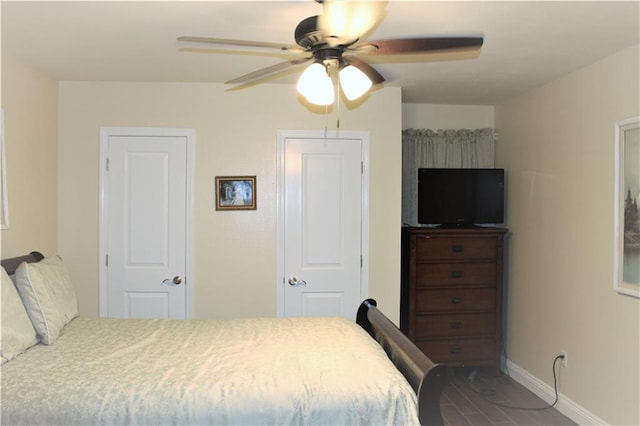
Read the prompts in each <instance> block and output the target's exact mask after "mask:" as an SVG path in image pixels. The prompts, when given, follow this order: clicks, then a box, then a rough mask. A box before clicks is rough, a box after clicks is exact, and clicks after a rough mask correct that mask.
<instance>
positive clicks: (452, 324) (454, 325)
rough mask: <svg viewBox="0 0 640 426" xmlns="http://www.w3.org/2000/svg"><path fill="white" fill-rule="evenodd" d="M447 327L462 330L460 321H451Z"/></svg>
mask: <svg viewBox="0 0 640 426" xmlns="http://www.w3.org/2000/svg"><path fill="white" fill-rule="evenodd" d="M449 326H450V327H451V328H462V321H451V322H450V323H449Z"/></svg>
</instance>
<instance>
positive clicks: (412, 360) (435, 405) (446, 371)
mask: <svg viewBox="0 0 640 426" xmlns="http://www.w3.org/2000/svg"><path fill="white" fill-rule="evenodd" d="M376 306H377V303H376V301H375V300H373V299H367V300H365V301H364V302H362V304H361V305H360V308H359V309H358V314H357V318H356V322H357V323H358V325H360V326H361V327H362V328H364V329H365V330H366V331H367V332H368V333H369V334H370V335H371V336H372V337H373V338H374V339H375V340H376V341H377V342H378V343H379V344H380V346H382V348H383V349H384V350H385V352H386V353H387V355H388V356H389V358H390V359H391V361H392V362H393V363H394V364H395V366H396V367H397V368H398V370H400V372H401V373H402V374H403V375H404V376H405V377H406V379H407V381H408V382H409V384H410V385H411V387H413V390H414V391H415V392H416V395H417V396H418V418H419V419H420V423H421V424H422V425H423V426H425V425H442V424H443V422H442V414H441V413H440V395H441V393H442V390H443V389H444V388H445V386H446V385H447V384H448V383H449V380H451V377H452V371H451V368H450V367H449V366H446V365H443V364H435V363H434V362H433V361H431V360H430V359H429V357H427V356H426V355H425V354H424V353H423V352H422V351H421V350H420V349H418V348H417V346H416V345H414V344H413V342H411V340H409V338H407V337H406V336H405V335H404V334H402V332H401V331H400V330H399V329H398V327H396V326H395V325H394V324H393V323H392V322H391V320H389V318H387V317H386V316H385V315H384V314H383V313H382V312H380V311H379V310H378V308H377V307H376Z"/></svg>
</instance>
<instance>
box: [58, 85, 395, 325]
mask: <svg viewBox="0 0 640 426" xmlns="http://www.w3.org/2000/svg"><path fill="white" fill-rule="evenodd" d="M225 89H226V87H225V86H223V85H221V84H208V83H207V84H205V83H203V84H197V83H194V84H182V83H95V82H61V83H60V88H59V90H60V108H59V116H60V119H59V126H60V140H59V150H60V157H59V181H58V185H59V187H58V189H59V206H60V228H59V240H60V244H59V250H60V253H61V254H62V255H63V256H64V257H65V259H66V260H67V262H68V263H69V265H70V268H71V271H72V275H73V279H74V281H75V282H76V283H77V287H79V288H78V297H79V302H80V311H81V314H82V315H87V316H97V315H98V311H99V309H98V306H99V304H98V303H99V301H98V264H97V257H98V207H99V206H98V195H99V192H98V189H99V169H98V159H99V142H100V141H99V129H100V127H101V126H114V127H186V128H194V129H195V131H196V167H195V168H196V171H195V203H194V224H195V229H194V231H195V236H194V238H195V244H194V252H195V262H194V263H195V315H196V317H198V318H214V317H239V316H256V315H268V316H272V315H275V313H276V281H277V280H276V266H277V265H276V243H277V241H276V237H277V235H276V219H277V218H276V142H277V131H278V130H280V129H282V130H305V129H311V130H316V129H321V128H323V127H324V126H325V124H327V125H328V126H329V128H330V129H331V128H334V129H335V114H334V115H331V116H330V118H329V120H327V119H326V116H324V115H322V114H316V113H312V112H310V111H309V110H307V109H306V108H305V107H304V106H302V105H301V104H300V103H299V102H298V100H297V97H296V94H295V93H294V90H295V89H294V87H293V86H288V85H259V86H256V87H252V88H248V89H244V90H238V91H230V92H227V91H225ZM340 115H341V119H340V123H341V129H343V130H364V131H369V132H370V138H371V148H370V170H371V179H370V188H371V197H370V207H371V213H370V228H371V234H370V263H371V269H370V285H369V289H370V295H371V296H372V297H375V298H377V299H378V302H379V306H380V308H381V309H382V310H383V311H384V312H386V313H388V315H389V316H390V317H391V318H392V319H394V320H396V321H397V319H398V318H399V300H400V295H399V292H400V290H399V288H400V287H399V283H400V281H399V276H400V241H399V238H400V179H401V172H400V167H401V166H400V158H401V145H400V139H401V99H400V89H398V88H386V89H384V90H380V91H377V92H375V93H373V94H372V95H371V97H370V99H369V100H368V101H367V102H365V103H364V104H362V105H361V106H360V107H358V108H357V109H355V110H352V111H350V110H348V109H346V108H344V106H343V107H342V109H341V112H340ZM245 174H246V175H256V176H257V187H258V194H257V200H258V210H257V211H241V212H216V211H215V208H214V185H213V183H214V178H215V176H216V175H245Z"/></svg>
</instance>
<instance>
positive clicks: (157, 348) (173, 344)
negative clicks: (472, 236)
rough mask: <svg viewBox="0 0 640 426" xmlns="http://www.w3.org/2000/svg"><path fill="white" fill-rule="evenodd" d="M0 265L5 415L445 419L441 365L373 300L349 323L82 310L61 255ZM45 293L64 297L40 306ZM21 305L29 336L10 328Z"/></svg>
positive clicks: (253, 420)
mask: <svg viewBox="0 0 640 426" xmlns="http://www.w3.org/2000/svg"><path fill="white" fill-rule="evenodd" d="M25 262H26V263H25ZM2 266H3V268H4V270H3V287H2V296H3V297H2V299H3V302H2V303H3V312H2V320H3V325H2V337H3V343H2V345H3V347H2V361H3V364H2V370H1V374H2V376H1V380H2V386H1V396H2V419H1V420H2V424H154V425H163V424H180V425H183V424H198V425H200V424H305V425H306V424H403V425H404V424H418V423H420V424H423V425H427V424H429V425H431V424H433V425H440V424H442V417H441V413H440V395H441V392H442V390H443V388H444V387H445V386H446V385H447V383H448V381H449V380H450V378H451V371H450V369H449V367H447V366H445V365H440V364H434V363H433V362H432V361H431V360H430V359H429V358H428V357H427V356H425V355H424V354H423V353H422V352H421V351H420V350H418V349H417V348H416V347H415V346H414V345H413V343H411V342H410V341H409V340H408V339H407V338H406V337H405V336H404V335H403V334H402V333H401V332H400V331H399V330H398V328H397V327H396V326H395V325H394V324H393V323H392V322H391V321H390V320H389V319H388V318H387V317H386V316H385V315H384V314H383V313H382V312H381V311H380V310H378V308H377V306H376V302H375V301H374V300H372V299H368V300H365V301H364V302H363V303H362V304H361V306H360V308H359V310H358V312H357V320H356V323H353V322H351V321H349V320H347V319H343V318H306V317H305V318H246V319H229V320H161V319H114V318H84V317H80V316H78V315H77V306H75V307H74V304H73V302H74V300H72V302H71V303H70V302H69V300H70V299H75V295H73V294H71V293H69V292H68V291H69V289H68V288H66V289H65V288H64V287H56V286H57V281H56V280H61V281H65V280H68V279H69V277H68V272H67V271H66V269H65V267H64V264H63V262H62V260H61V259H60V258H59V257H57V256H56V257H52V258H44V256H42V255H41V254H40V253H38V252H32V253H31V254H29V255H27V256H20V257H17V258H11V259H6V260H3V261H2ZM39 268H40V269H39ZM47 268H49V269H47ZM51 268H54V269H55V268H57V269H55V270H56V271H57V272H59V275H55V274H53V275H52V276H53V277H55V279H52V278H49V275H46V274H45V273H44V272H43V271H49V270H50V269H51ZM5 271H6V273H7V274H8V275H12V277H11V279H9V277H8V276H7V275H5V274H4V272H5ZM25 271H26V272H25ZM47 273H48V272H47ZM25 277H26V278H25ZM60 277H61V278H60ZM26 279H28V280H30V281H31V282H30V283H29V284H30V285H31V286H32V287H29V288H28V289H26V290H25V287H24V284H25V280H26ZM39 280H40V281H39ZM14 282H15V285H14ZM8 284H10V285H8ZM67 284H68V283H67ZM49 287H51V288H54V290H51V289H50V288H49ZM14 289H15V290H16V291H15V294H16V295H18V296H17V299H16V297H15V295H13V294H12V293H11V292H12V291H13V290H14ZM29 291H33V293H29ZM38 292H40V293H38ZM43 292H44V293H43ZM11 297H13V299H11ZM47 298H51V300H53V301H54V302H55V300H56V298H58V302H57V303H63V304H66V306H63V307H62V308H60V309H59V310H58V312H54V313H51V312H49V313H47V314H46V315H45V314H43V312H40V311H46V310H47V309H48V308H47V303H51V300H48V299H47ZM10 300H18V301H22V306H17V305H18V303H17V302H16V303H13V304H12V305H10V306H9V301H10ZM34 300H35V301H37V303H35V305H33V302H34ZM75 303H76V304H77V302H75ZM32 305H33V306H32ZM34 306H35V308H34ZM5 308H6V309H5ZM34 309H35V311H36V312H35V313H34V312H33V311H34ZM74 309H75V310H74ZM18 311H20V312H18ZM25 312H26V316H27V317H28V319H29V320H30V321H31V324H32V327H31V328H33V329H34V330H35V331H31V330H28V329H29V327H28V326H27V325H26V324H25V321H22V326H23V328H25V329H27V330H26V331H25V332H23V331H20V332H19V333H18V332H15V330H13V333H12V332H11V330H10V327H9V324H10V323H12V322H15V321H14V319H15V318H17V316H18V315H19V314H21V315H23V319H24V314H25ZM39 314H43V315H42V316H38V315H39ZM5 328H6V329H7V331H6V332H5ZM26 334H28V337H26V338H22V337H21V336H23V335H26ZM34 335H35V340H34ZM16 339H17V340H16ZM20 339H22V340H24V342H19V340H20ZM16 341H18V344H19V346H20V345H21V346H20V347H19V349H17V350H16V349H15V347H13V348H12V347H9V346H10V344H12V343H15V342H16ZM14 346H15V345H14ZM22 346H26V347H24V348H22ZM389 360H391V362H389Z"/></svg>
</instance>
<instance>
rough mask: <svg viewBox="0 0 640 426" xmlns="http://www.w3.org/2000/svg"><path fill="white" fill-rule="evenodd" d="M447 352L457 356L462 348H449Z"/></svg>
mask: <svg viewBox="0 0 640 426" xmlns="http://www.w3.org/2000/svg"><path fill="white" fill-rule="evenodd" d="M449 352H450V353H452V354H459V353H460V352H462V348H461V347H460V346H457V345H456V346H451V349H449Z"/></svg>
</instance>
